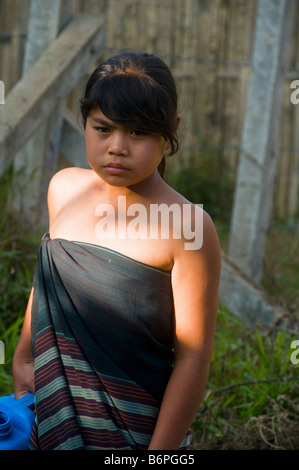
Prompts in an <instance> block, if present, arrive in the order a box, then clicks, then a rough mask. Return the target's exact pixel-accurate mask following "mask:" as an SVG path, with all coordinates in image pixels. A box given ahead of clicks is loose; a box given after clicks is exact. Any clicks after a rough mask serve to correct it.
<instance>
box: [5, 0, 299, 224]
mask: <svg viewBox="0 0 299 470" xmlns="http://www.w3.org/2000/svg"><path fill="white" fill-rule="evenodd" d="M45 1H50V0H45ZM29 5H30V0H0V80H2V81H3V82H4V84H5V89H6V93H8V91H9V90H10V89H11V88H12V87H13V85H14V84H15V83H16V82H17V81H18V79H19V78H20V76H21V74H22V63H23V56H24V48H25V43H26V37H27V36H26V35H27V22H28V13H29ZM73 5H74V13H77V12H81V13H87V14H90V15H97V16H100V17H102V18H104V20H105V24H106V34H107V45H106V49H105V51H104V54H103V59H105V58H107V57H109V56H111V55H112V54H114V53H116V52H119V51H120V50H123V49H130V50H136V49H137V50H143V51H146V52H154V53H157V54H158V55H160V56H161V57H162V58H164V59H165V61H166V62H167V63H168V64H169V65H170V67H171V69H172V71H173V73H174V76H175V78H176V80H177V84H178V88H179V95H180V109H179V111H180V112H181V114H182V117H183V142H182V147H181V150H180V152H179V154H178V155H177V156H176V157H173V159H172V160H171V162H170V165H171V166H172V167H173V169H174V170H179V169H180V168H181V167H182V166H183V165H186V164H188V163H190V162H192V163H194V161H195V162H196V160H200V159H201V158H203V157H205V158H207V156H209V155H212V153H213V155H215V154H216V155H217V159H218V165H217V168H218V171H219V176H220V177H221V175H222V174H223V173H226V174H230V175H231V176H232V178H234V175H235V174H236V168H237V164H238V154H239V146H240V139H241V133H242V124H243V119H244V112H245V106H246V94H247V85H248V79H249V76H250V62H251V54H252V47H253V39H254V31H255V21H256V13H257V7H258V0H251V1H250V2H248V1H247V0H222V1H221V0H210V1H209V0H160V1H158V0H73ZM298 17H299V0H296V15H295V16H294V27H293V34H292V44H291V48H290V49H291V52H290V57H289V66H288V74H287V77H286V82H285V93H284V104H283V114H282V124H281V132H280V151H279V159H278V166H277V177H276V183H275V184H276V187H275V200H274V203H275V208H276V211H277V213H278V214H279V215H281V216H289V217H293V216H296V215H298V213H299V127H298V126H299V105H298V106H296V105H293V104H292V103H291V101H290V95H291V91H292V90H291V88H290V84H291V82H292V80H295V79H299V55H298V51H299V18H298ZM66 20H67V19H66ZM90 71H91V70H89V71H87V74H86V75H88V73H89V72H90ZM266 86H267V84H266V83H265V87H266ZM82 87H83V83H82V84H79V85H78V86H76V87H74V91H73V92H72V93H71V94H70V96H69V98H68V105H69V107H70V108H71V109H72V110H74V111H75V112H76V113H77V112H78V99H79V97H80V96H81V93H82Z"/></svg>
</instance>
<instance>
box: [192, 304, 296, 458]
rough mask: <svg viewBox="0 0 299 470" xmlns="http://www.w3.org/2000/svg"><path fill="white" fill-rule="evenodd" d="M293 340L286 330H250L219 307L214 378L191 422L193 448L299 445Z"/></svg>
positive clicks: (213, 368)
mask: <svg viewBox="0 0 299 470" xmlns="http://www.w3.org/2000/svg"><path fill="white" fill-rule="evenodd" d="M293 340H294V336H293V334H291V333H287V332H286V331H277V330H276V331H272V332H271V333H270V332H269V331H267V330H264V331H263V330H262V329H261V328H256V329H255V330H254V331H252V330H249V329H248V328H246V327H245V325H244V324H243V323H242V322H241V321H240V320H238V319H236V318H235V317H234V316H232V315H231V314H230V313H229V312H227V311H226V310H225V309H224V308H222V309H220V310H219V312H218V325H217V330H216V338H215V345H214V350H213V355H212V362H211V369H210V378H209V382H208V386H207V389H206V393H205V397H204V399H203V401H202V403H201V405H200V407H199V410H198V413H197V417H196V420H195V421H194V423H193V429H194V440H193V446H194V448H196V449H271V448H280V449H295V448H297V449H298V448H299V406H298V395H299V365H294V364H292V362H291V360H290V356H291V353H292V352H293V350H292V349H291V348H290V346H291V342H292V341H293ZM269 423H270V424H269Z"/></svg>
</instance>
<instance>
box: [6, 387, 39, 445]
mask: <svg viewBox="0 0 299 470" xmlns="http://www.w3.org/2000/svg"><path fill="white" fill-rule="evenodd" d="M33 410H34V395H33V393H27V395H24V396H23V397H21V398H19V399H18V400H16V399H15V397H14V395H10V396H8V397H0V450H27V449H28V443H29V438H30V434H31V429H32V426H33V423H34V420H35V413H34V411H33Z"/></svg>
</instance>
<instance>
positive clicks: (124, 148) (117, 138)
mask: <svg viewBox="0 0 299 470" xmlns="http://www.w3.org/2000/svg"><path fill="white" fill-rule="evenodd" d="M127 144H128V143H127V139H126V136H125V135H124V134H123V133H122V132H113V133H112V135H111V137H110V139H109V147H108V152H109V153H110V154H112V155H122V156H127V155H128V145H127Z"/></svg>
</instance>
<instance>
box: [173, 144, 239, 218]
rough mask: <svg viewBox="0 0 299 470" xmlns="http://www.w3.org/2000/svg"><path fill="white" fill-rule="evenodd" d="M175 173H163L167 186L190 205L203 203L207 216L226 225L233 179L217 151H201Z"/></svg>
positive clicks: (231, 199)
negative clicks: (188, 163) (179, 194)
mask: <svg viewBox="0 0 299 470" xmlns="http://www.w3.org/2000/svg"><path fill="white" fill-rule="evenodd" d="M192 160H193V162H194V163H191V164H190V165H188V166H184V167H183V168H181V170H180V171H178V172H170V171H168V172H167V173H166V177H165V179H166V181H167V183H168V184H169V185H170V186H172V187H173V188H174V189H176V190H177V191H178V192H179V193H181V194H183V195H184V196H185V197H186V198H187V199H188V200H189V201H191V202H193V203H194V204H203V207H204V209H205V210H206V211H207V212H208V214H209V215H210V216H211V217H212V218H213V219H214V220H216V221H218V222H219V223H221V224H224V225H227V226H228V225H229V221H230V214H231V207H232V201H233V179H232V176H231V173H230V172H229V170H228V168H226V167H225V166H224V165H223V163H222V161H221V159H220V158H219V154H218V153H217V152H207V153H203V152H201V153H200V154H199V155H196V156H195V157H193V159H192Z"/></svg>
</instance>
